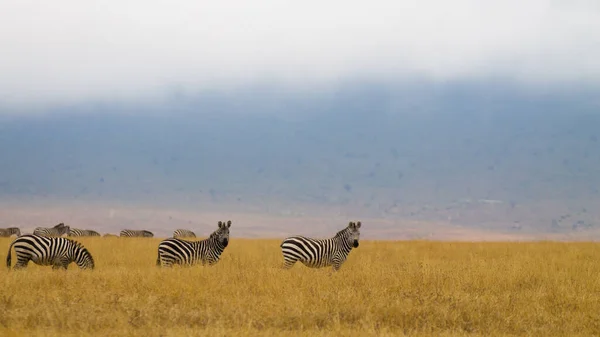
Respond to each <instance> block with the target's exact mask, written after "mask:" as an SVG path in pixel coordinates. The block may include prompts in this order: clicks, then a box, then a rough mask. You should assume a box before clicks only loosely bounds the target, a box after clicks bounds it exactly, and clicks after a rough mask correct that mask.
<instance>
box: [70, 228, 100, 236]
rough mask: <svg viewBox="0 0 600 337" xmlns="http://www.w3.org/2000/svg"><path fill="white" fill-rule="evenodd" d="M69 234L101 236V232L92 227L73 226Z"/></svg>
mask: <svg viewBox="0 0 600 337" xmlns="http://www.w3.org/2000/svg"><path fill="white" fill-rule="evenodd" d="M68 236H100V233H98V232H96V231H94V230H91V229H79V228H71V229H70V230H69V234H68Z"/></svg>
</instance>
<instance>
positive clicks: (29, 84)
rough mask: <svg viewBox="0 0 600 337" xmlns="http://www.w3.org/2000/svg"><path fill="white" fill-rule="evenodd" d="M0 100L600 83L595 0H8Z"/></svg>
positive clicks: (0, 35)
mask: <svg viewBox="0 0 600 337" xmlns="http://www.w3.org/2000/svg"><path fill="white" fill-rule="evenodd" d="M0 51H1V53H0V102H8V103H27V102H42V103H47V102H72V101H82V100H88V99H121V98H126V99H130V98H133V99H135V98H143V97H147V96H148V95H153V94H156V93H157V92H160V91H161V90H164V89H165V88H167V87H169V86H179V87H183V88H185V89H187V90H197V89H202V88H219V87H228V86H237V85H245V84H251V83H254V82H257V81H258V82H260V81H263V82H264V81H282V82H291V83H295V84H318V83H331V82H335V81H340V80H343V79H346V78H363V77H365V78H387V79H389V78H399V79H401V78H403V77H406V76H425V77H429V78H432V79H435V80H442V81H444V80H452V79H463V78H486V77H493V78H497V77H500V78H507V79H511V80H516V81H521V82H525V83H533V84H534V85H535V84H536V83H537V84H548V83H557V82H558V83H560V82H578V81H593V82H596V81H598V80H600V2H598V1H542V0H529V1H515V0H508V1H491V0H490V1H481V0H479V1H476V0H473V1H469V0H455V1H444V0H424V1H312V0H308V1H296V2H291V1H263V0H257V1H235V2H234V1H231V2H224V1H220V2H217V1H210V2H209V1H176V2H173V1H169V2H167V1H138V0H136V1H114V0H108V1H103V2H85V1H60V0H59V1H52V2H48V1H25V0H23V1H5V2H2V3H1V4H0Z"/></svg>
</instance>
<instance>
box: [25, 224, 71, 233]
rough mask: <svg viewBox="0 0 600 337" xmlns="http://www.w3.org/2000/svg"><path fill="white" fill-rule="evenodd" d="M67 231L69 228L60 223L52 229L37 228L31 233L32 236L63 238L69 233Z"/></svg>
mask: <svg viewBox="0 0 600 337" xmlns="http://www.w3.org/2000/svg"><path fill="white" fill-rule="evenodd" d="M69 229H70V227H69V226H65V224H64V223H62V222H61V223H59V224H58V225H56V226H54V227H52V228H47V227H37V228H36V229H35V230H34V231H33V234H34V235H40V236H48V237H55V236H63V235H66V234H68V233H69Z"/></svg>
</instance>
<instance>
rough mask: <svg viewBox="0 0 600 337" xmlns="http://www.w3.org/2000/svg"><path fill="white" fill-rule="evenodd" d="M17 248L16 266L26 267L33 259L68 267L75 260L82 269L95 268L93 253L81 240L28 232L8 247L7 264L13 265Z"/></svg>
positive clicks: (44, 264) (36, 262)
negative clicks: (12, 255) (13, 255)
mask: <svg viewBox="0 0 600 337" xmlns="http://www.w3.org/2000/svg"><path fill="white" fill-rule="evenodd" d="M12 247H14V248H15V255H16V256H17V263H16V264H15V268H24V267H26V266H27V263H28V262H29V261H30V260H31V261H33V262H34V263H35V264H38V265H42V266H48V265H52V266H53V267H54V268H61V267H62V268H64V269H67V267H68V265H69V264H70V263H71V262H75V263H76V264H77V266H79V268H81V269H94V267H95V263H94V258H93V257H92V254H90V252H89V251H88V250H87V249H86V248H85V247H84V246H83V245H82V244H81V243H79V242H77V241H74V240H71V239H68V238H60V237H46V236H39V235H32V234H27V235H23V236H20V237H19V238H17V239H16V240H15V241H13V243H12V244H11V245H10V247H9V248H8V255H7V257H6V266H7V267H9V268H10V265H11V258H12V257H11V249H12Z"/></svg>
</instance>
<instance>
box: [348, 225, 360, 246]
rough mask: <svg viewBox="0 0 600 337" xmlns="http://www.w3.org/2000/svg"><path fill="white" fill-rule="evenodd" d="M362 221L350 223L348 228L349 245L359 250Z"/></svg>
mask: <svg viewBox="0 0 600 337" xmlns="http://www.w3.org/2000/svg"><path fill="white" fill-rule="evenodd" d="M360 225H361V223H360V221H358V222H350V223H349V224H348V228H346V233H347V234H346V238H347V243H348V245H352V247H354V248H358V240H359V239H360Z"/></svg>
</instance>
